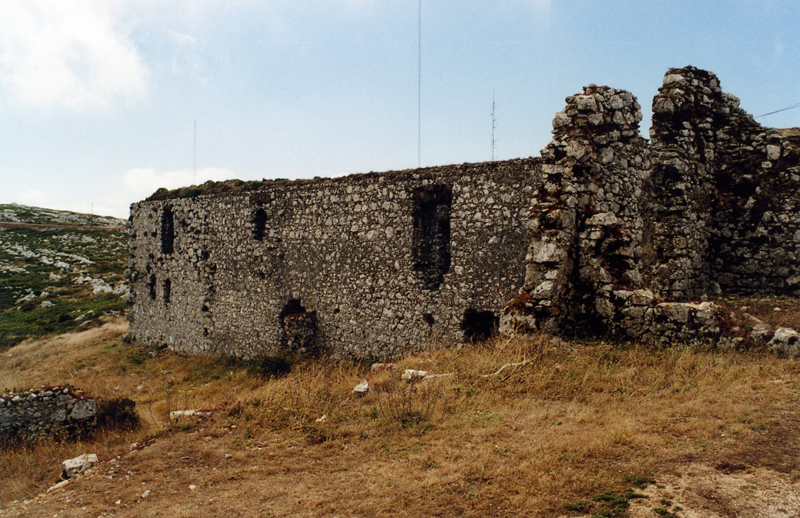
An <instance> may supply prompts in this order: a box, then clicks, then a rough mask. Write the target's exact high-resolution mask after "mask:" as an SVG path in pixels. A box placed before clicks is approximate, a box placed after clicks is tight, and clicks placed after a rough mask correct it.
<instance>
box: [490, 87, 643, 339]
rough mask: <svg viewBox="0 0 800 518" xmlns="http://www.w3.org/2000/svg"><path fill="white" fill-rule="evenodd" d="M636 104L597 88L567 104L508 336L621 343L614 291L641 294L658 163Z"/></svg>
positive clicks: (537, 199) (505, 322)
mask: <svg viewBox="0 0 800 518" xmlns="http://www.w3.org/2000/svg"><path fill="white" fill-rule="evenodd" d="M641 119H642V114H641V110H640V106H639V104H638V102H637V101H636V98H635V97H634V96H633V95H631V94H630V93H629V92H626V91H624V90H615V89H613V88H608V87H597V86H590V87H586V88H584V91H583V93H582V94H578V95H574V96H571V97H568V98H567V107H566V109H565V110H564V111H562V112H560V113H558V114H556V117H555V120H554V121H553V128H554V129H553V141H552V142H551V143H550V144H549V145H548V146H547V148H545V149H544V151H543V152H542V160H543V165H542V171H543V174H544V178H543V181H542V184H541V187H540V188H539V189H538V190H537V191H535V192H533V193H532V194H533V196H532V197H531V205H532V208H531V211H530V223H529V226H530V227H531V229H532V241H531V244H530V246H529V249H528V253H527V256H526V258H525V263H526V276H525V284H524V286H523V288H522V290H521V292H520V294H519V295H518V296H517V297H516V298H515V300H514V301H512V303H510V304H509V306H508V307H507V308H506V310H505V311H504V315H503V318H502V322H501V326H502V328H503V330H504V331H506V332H514V331H526V332H527V331H533V330H547V331H553V332H557V331H559V330H562V329H568V328H570V329H575V330H579V332H580V333H584V334H587V335H598V334H600V335H604V334H609V333H614V332H615V330H614V329H613V321H614V313H615V311H616V305H615V303H614V298H615V291H618V290H621V289H628V290H631V289H637V288H639V287H641V283H642V272H641V255H642V249H641V242H642V228H643V225H642V218H641V211H642V202H643V188H644V187H645V182H646V181H647V178H648V175H649V168H650V159H649V153H648V149H647V143H646V141H645V140H644V139H643V138H642V137H641V136H640V135H639V121H641Z"/></svg>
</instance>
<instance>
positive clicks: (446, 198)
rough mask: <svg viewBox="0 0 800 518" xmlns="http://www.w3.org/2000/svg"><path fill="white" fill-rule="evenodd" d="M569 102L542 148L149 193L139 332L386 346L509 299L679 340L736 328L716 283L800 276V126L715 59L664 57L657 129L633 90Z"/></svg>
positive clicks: (169, 338) (588, 92)
mask: <svg viewBox="0 0 800 518" xmlns="http://www.w3.org/2000/svg"><path fill="white" fill-rule="evenodd" d="M566 101H567V106H566V108H565V110H564V111H562V112H559V113H558V114H556V117H555V119H554V121H553V128H554V129H553V140H552V142H551V143H550V144H548V146H547V147H546V148H545V149H544V150H543V151H542V156H541V159H524V160H512V161H507V162H494V163H486V164H465V165H462V166H449V167H440V168H429V169H420V170H416V171H404V172H396V173H383V174H369V175H356V176H351V177H347V178H341V179H328V180H313V181H296V182H289V183H273V184H266V185H264V186H263V187H261V188H260V190H258V191H255V192H250V193H236V194H217V195H207V196H200V197H196V198H175V199H168V200H165V201H148V202H141V203H138V204H134V205H133V206H132V209H131V222H132V224H131V247H132V255H131V263H130V271H129V273H130V275H131V284H132V298H133V302H132V309H131V313H130V319H131V333H132V336H133V338H135V339H138V340H143V341H147V342H150V343H167V344H168V345H170V346H171V347H173V348H175V349H177V350H180V351H184V352H210V353H215V354H233V355H238V356H254V355H257V354H262V353H265V352H272V351H276V350H286V349H289V350H296V351H307V350H309V349H314V350H317V351H324V352H326V353H329V354H333V355H334V356H353V357H374V358H386V357H396V356H398V355H400V354H403V353H405V352H407V351H410V350H414V349H421V348H426V347H428V346H431V345H438V346H440V345H446V344H447V343H452V342H462V341H464V340H465V339H470V338H471V337H480V336H481V335H482V334H485V333H486V332H488V331H490V330H491V329H492V328H493V326H494V324H495V318H496V317H497V315H498V314H500V313H501V310H502V315H501V317H500V329H501V331H504V332H520V331H522V332H528V331H539V330H545V331H550V332H555V333H560V334H566V335H575V334H580V335H585V336H594V337H611V338H616V339H622V340H638V341H643V342H648V343H656V344H667V343H671V342H676V341H690V340H697V339H701V340H719V339H720V338H722V337H723V335H724V334H725V333H730V329H729V328H730V323H729V322H727V323H726V322H725V319H724V316H723V315H722V314H721V312H720V310H719V308H718V307H717V306H716V305H715V304H713V303H712V302H706V301H705V299H706V298H707V297H714V296H716V295H720V294H759V295H767V294H780V295H789V296H800V261H799V260H798V258H799V257H798V256H799V255H800V210H799V209H800V189H798V188H800V133H798V131H797V130H795V131H794V132H792V131H787V130H775V129H770V128H764V127H762V126H760V125H759V124H757V123H756V122H755V121H754V120H753V118H752V117H751V116H750V115H748V114H747V113H745V112H744V111H743V110H741V109H740V108H739V101H738V99H736V97H734V96H732V95H730V94H727V93H723V92H722V90H721V88H720V85H719V81H718V79H717V78H716V76H714V74H713V73H710V72H706V71H703V70H699V69H696V68H694V67H686V68H682V69H672V70H670V71H668V72H667V74H666V75H665V78H664V83H663V86H662V87H661V88H660V89H659V93H658V95H656V97H655V98H654V100H653V126H652V128H651V130H650V135H651V140H650V141H647V140H645V139H643V138H642V137H641V136H640V133H639V122H640V121H641V118H642V115H641V109H640V108H641V107H640V106H639V104H638V102H637V100H636V98H635V97H634V96H633V95H632V94H630V93H629V92H626V91H624V90H616V89H613V88H608V87H602V86H594V85H592V86H590V87H587V88H585V89H584V92H583V93H581V94H577V95H574V96H570V97H568V98H567V100H566ZM167 215H168V216H169V217H168V218H166V216H167ZM165 218H166V219H165ZM165 236H168V237H169V239H166V238H165ZM173 236H174V237H173ZM734 334H735V333H734ZM765 336H766V335H765ZM728 338H731V339H733V340H734V341H736V340H738V341H739V342H741V341H743V340H746V338H747V337H743V336H732V337H728ZM766 339H767V340H768V339H769V337H768V336H767V338H766Z"/></svg>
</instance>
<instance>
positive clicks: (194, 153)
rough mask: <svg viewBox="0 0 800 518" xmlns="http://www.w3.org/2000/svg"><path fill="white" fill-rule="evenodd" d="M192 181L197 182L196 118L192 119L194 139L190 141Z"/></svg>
mask: <svg viewBox="0 0 800 518" xmlns="http://www.w3.org/2000/svg"><path fill="white" fill-rule="evenodd" d="M192 183H194V184H197V119H195V120H194V140H193V141H192Z"/></svg>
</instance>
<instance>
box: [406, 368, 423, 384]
mask: <svg viewBox="0 0 800 518" xmlns="http://www.w3.org/2000/svg"><path fill="white" fill-rule="evenodd" d="M427 375H428V371H418V370H414V369H406V370H404V371H403V375H402V376H401V377H402V378H403V379H404V380H408V381H417V380H421V379H425V376H427Z"/></svg>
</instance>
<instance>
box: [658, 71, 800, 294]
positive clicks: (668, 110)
mask: <svg viewBox="0 0 800 518" xmlns="http://www.w3.org/2000/svg"><path fill="white" fill-rule="evenodd" d="M650 134H651V137H652V146H651V152H652V156H653V173H652V185H653V188H652V190H651V203H650V204H649V207H650V209H651V210H650V214H649V218H648V221H649V224H650V228H651V229H652V232H651V234H650V235H651V237H652V240H650V241H649V242H648V245H649V247H650V248H649V249H650V250H651V251H652V255H651V257H650V261H649V263H650V265H651V266H652V268H651V270H650V272H651V274H652V276H651V280H652V285H653V287H654V289H656V291H658V292H660V294H661V295H662V296H663V297H665V298H669V299H675V300H685V299H692V298H698V297H700V296H702V295H706V294H711V295H717V294H720V293H747V294H754V293H760V294H786V295H800V261H799V259H800V255H798V253H799V252H800V233H798V230H800V229H798V223H800V215H799V213H800V146H799V145H798V144H800V138H797V137H791V136H786V135H784V134H783V133H782V132H781V131H780V130H776V129H772V128H765V127H762V126H761V125H759V124H758V123H756V122H755V121H754V120H753V118H752V116H750V115H749V114H747V113H746V112H744V111H743V110H741V109H740V107H739V99H738V98H736V97H735V96H733V95H731V94H728V93H724V92H723V91H722V89H721V87H720V84H719V80H718V79H717V77H716V76H715V75H714V74H713V73H711V72H707V71H704V70H699V69H696V68H693V67H686V68H682V69H672V70H670V71H668V72H667V74H666V75H665V77H664V84H663V86H662V87H661V88H660V89H659V93H658V95H657V96H656V97H655V99H654V100H653V127H652V128H651V130H650Z"/></svg>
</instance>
